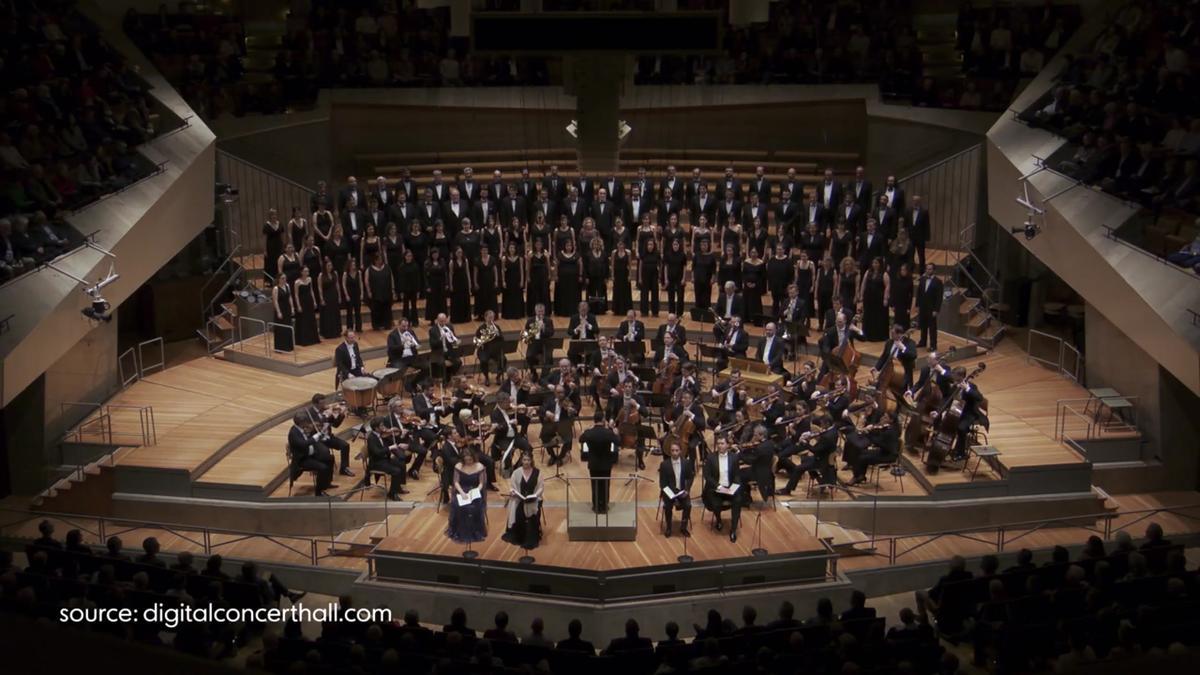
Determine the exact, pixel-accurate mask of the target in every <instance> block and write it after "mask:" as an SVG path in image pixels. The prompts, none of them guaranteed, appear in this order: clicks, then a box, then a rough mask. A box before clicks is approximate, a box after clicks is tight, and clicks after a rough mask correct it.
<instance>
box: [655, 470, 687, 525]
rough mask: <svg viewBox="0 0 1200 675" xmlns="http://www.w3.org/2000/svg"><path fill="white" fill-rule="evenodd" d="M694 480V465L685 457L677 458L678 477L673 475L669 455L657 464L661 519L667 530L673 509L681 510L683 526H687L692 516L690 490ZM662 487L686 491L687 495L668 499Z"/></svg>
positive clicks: (674, 490) (675, 490) (673, 490)
mask: <svg viewBox="0 0 1200 675" xmlns="http://www.w3.org/2000/svg"><path fill="white" fill-rule="evenodd" d="M694 482H696V465H695V464H693V463H692V460H691V459H688V458H687V457H680V458H679V477H678V478H676V476H675V469H674V464H673V463H672V459H671V457H670V456H667V457H663V460H662V464H659V465H658V490H659V496H660V497H661V499H662V505H663V520H664V521H665V522H666V524H667V525H666V527H667V532H670V531H671V519H672V516H673V515H674V513H675V509H679V510H680V511H681V512H682V520H683V526H684V527H687V525H688V521H690V520H691V518H692V500H691V491H692V484H693V483H694ZM664 488H670V489H671V491H672V492H686V493H688V494H687V496H682V495H681V496H679V497H676V498H675V499H668V498H667V495H666V493H664V492H663V489H664Z"/></svg>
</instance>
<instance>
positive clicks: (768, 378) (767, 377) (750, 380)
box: [718, 357, 785, 398]
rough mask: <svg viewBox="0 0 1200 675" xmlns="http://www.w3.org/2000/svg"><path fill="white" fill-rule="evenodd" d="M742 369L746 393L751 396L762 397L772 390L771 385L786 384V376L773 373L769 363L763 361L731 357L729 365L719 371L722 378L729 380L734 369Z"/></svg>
mask: <svg viewBox="0 0 1200 675" xmlns="http://www.w3.org/2000/svg"><path fill="white" fill-rule="evenodd" d="M735 370H740V371H741V372H742V386H743V387H744V388H745V389H746V394H747V395H749V396H750V398H762V397H763V396H766V395H767V394H769V393H770V392H771V385H775V384H784V382H785V378H784V376H783V375H776V374H775V373H772V372H771V371H770V369H769V368H767V364H765V363H763V362H762V361H752V360H750V359H739V358H737V357H731V358H730V359H729V366H728V367H726V368H725V370H722V371H721V372H720V373H718V374H719V375H720V376H721V379H723V380H728V379H729V378H730V377H732V376H733V371H735Z"/></svg>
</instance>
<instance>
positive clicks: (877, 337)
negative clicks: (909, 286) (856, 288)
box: [862, 272, 888, 342]
mask: <svg viewBox="0 0 1200 675" xmlns="http://www.w3.org/2000/svg"><path fill="white" fill-rule="evenodd" d="M862 283H863V293H862V296H863V312H862V313H863V315H862V328H863V338H864V339H865V340H867V341H869V342H882V341H883V340H886V339H887V337H888V311H887V306H886V305H884V304H883V274H872V273H870V272H868V273H867V274H865V275H864V276H863V281H862Z"/></svg>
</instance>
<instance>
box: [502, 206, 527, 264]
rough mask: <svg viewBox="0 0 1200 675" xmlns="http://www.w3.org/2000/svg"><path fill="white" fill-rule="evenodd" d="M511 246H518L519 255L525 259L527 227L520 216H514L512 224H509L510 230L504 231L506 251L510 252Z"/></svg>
mask: <svg viewBox="0 0 1200 675" xmlns="http://www.w3.org/2000/svg"><path fill="white" fill-rule="evenodd" d="M509 244H516V245H517V255H518V256H522V257H524V255H525V226H524V225H522V224H521V218H520V217H519V216H513V219H512V222H511V223H509V225H508V229H507V230H505V231H504V250H505V251H507V250H508V245H509Z"/></svg>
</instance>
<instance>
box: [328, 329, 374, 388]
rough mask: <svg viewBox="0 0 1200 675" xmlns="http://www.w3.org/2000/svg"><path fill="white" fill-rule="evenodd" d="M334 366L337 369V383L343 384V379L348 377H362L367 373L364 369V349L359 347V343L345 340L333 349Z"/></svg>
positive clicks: (338, 384)
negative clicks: (349, 343)
mask: <svg viewBox="0 0 1200 675" xmlns="http://www.w3.org/2000/svg"><path fill="white" fill-rule="evenodd" d="M333 366H334V368H335V369H336V370H337V374H336V375H335V378H336V379H337V382H336V385H337V386H341V383H342V380H344V379H346V378H348V377H362V376H363V375H365V374H366V373H365V371H364V370H363V359H362V351H361V350H359V348H358V343H357V342H355V343H354V344H353V345H348V344H347V343H346V341H345V340H343V341H342V343H341V344H339V345H338V346H337V349H335V350H333Z"/></svg>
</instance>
